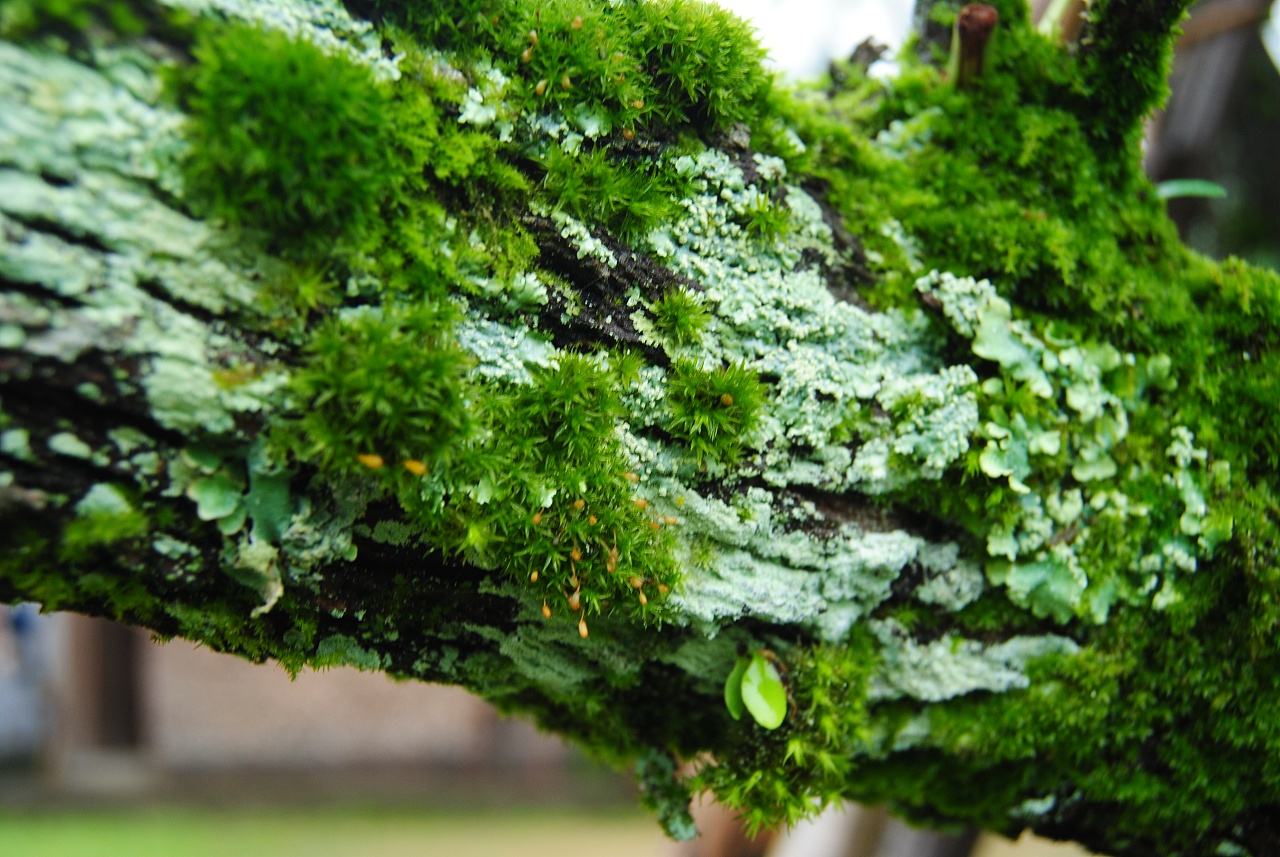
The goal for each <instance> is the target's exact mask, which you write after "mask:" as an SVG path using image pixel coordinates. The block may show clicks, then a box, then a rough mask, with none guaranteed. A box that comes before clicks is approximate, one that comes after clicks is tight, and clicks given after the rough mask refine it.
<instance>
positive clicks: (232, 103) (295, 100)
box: [185, 25, 399, 250]
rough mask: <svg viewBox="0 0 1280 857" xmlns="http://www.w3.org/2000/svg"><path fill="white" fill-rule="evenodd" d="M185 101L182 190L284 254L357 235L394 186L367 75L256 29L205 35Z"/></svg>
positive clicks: (391, 141) (382, 109) (387, 140)
mask: <svg viewBox="0 0 1280 857" xmlns="http://www.w3.org/2000/svg"><path fill="white" fill-rule="evenodd" d="M195 57H196V66H195V68H194V70H193V71H192V73H191V76H190V81H189V84H188V86H189V92H188V93H187V99H186V100H187V105H188V109H189V110H190V122H189V124H188V128H187V137H188V139H189V140H190V141H191V151H190V155H189V157H188V159H187V161H186V165H185V166H186V179H187V187H188V191H189V193H190V194H191V195H192V197H193V198H194V199H196V200H197V201H198V202H199V204H200V207H201V208H202V209H203V210H204V211H205V212H207V213H208V214H210V215H212V216H214V217H219V218H222V219H224V220H226V221H228V222H229V223H231V224H233V225H238V226H245V227H249V228H252V229H258V230H263V231H265V232H266V233H268V235H269V237H270V239H271V240H272V243H274V244H276V245H277V246H279V247H281V248H284V249H298V250H301V249H305V248H318V247H322V246H325V245H327V244H329V243H330V242H332V241H333V240H334V239H335V237H349V238H350V237H358V236H360V235H362V234H363V233H364V232H366V231H367V230H368V229H369V228H370V226H371V224H372V222H373V221H374V219H375V218H376V216H377V213H378V205H379V203H380V201H381V200H382V198H383V196H384V195H385V194H386V193H387V192H388V191H389V189H390V188H391V186H392V184H393V182H395V180H396V179H397V168H398V166H399V165H398V164H397V162H396V160H395V158H394V154H393V153H394V152H395V149H396V146H397V145H399V144H398V143H397V142H396V135H395V131H396V129H395V127H394V125H393V123H392V113H391V109H390V107H389V103H388V94H387V92H386V90H385V88H384V87H383V86H381V85H380V84H378V83H377V82H376V81H375V80H374V79H373V78H372V76H371V75H370V72H369V71H368V70H367V69H365V68H362V67H360V66H358V65H356V64H355V63H353V62H351V61H350V60H347V59H345V58H343V57H340V56H330V55H328V54H326V53H324V52H323V51H322V50H320V49H319V48H318V47H316V46H314V45H312V44H310V43H309V42H305V41H298V40H294V39H292V38H290V37H288V36H286V35H284V34H282V33H279V32H275V31H271V30H264V29H261V28H258V27H251V26H242V25H230V26H227V27H225V28H216V29H211V30H209V31H207V32H205V33H204V34H203V35H202V36H201V38H200V41H199V43H198V44H197V46H196V48H195Z"/></svg>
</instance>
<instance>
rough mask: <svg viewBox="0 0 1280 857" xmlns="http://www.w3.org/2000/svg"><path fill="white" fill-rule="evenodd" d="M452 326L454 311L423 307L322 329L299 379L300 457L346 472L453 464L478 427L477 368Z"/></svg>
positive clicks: (295, 443)
mask: <svg viewBox="0 0 1280 857" xmlns="http://www.w3.org/2000/svg"><path fill="white" fill-rule="evenodd" d="M452 322H453V317H452V313H451V311H450V310H449V309H447V308H446V307H445V306H442V305H437V304H431V303H422V304H417V305H415V306H413V307H407V308H398V307H394V306H384V307H383V308H382V309H380V310H373V309H361V310H352V311H348V312H345V313H342V314H340V315H338V316H336V317H334V318H331V319H329V320H328V321H326V322H325V323H324V324H322V325H321V326H320V327H319V328H317V330H316V331H315V333H314V335H313V336H312V338H311V341H310V343H309V344H308V353H309V358H310V359H309V361H308V362H307V364H306V365H305V366H304V367H303V368H302V369H300V370H299V371H298V372H297V373H296V374H295V375H294V378H293V391H294V395H295V396H296V397H297V402H298V406H299V416H298V418H297V421H296V424H295V425H294V426H293V427H292V429H291V430H290V431H289V432H288V434H289V435H290V441H289V442H290V445H291V446H292V447H293V449H294V450H295V451H296V453H297V455H298V457H299V458H301V459H302V460H304V461H315V462H317V463H319V464H320V465H322V466H324V467H326V468H336V469H339V470H352V469H357V468H360V467H362V466H363V467H370V466H372V462H373V461H374V459H375V457H376V458H380V459H382V460H383V461H385V462H386V463H388V464H392V465H395V466H399V463H400V462H403V461H406V460H408V461H422V462H428V463H435V462H438V461H440V460H441V459H443V458H446V457H448V455H449V454H450V449H451V447H453V446H454V445H455V444H457V443H458V442H459V441H460V440H461V439H462V438H463V437H465V435H466V432H467V426H468V415H467V406H466V402H465V400H464V394H463V388H462V383H463V377H464V376H465V373H466V369H467V365H468V361H467V358H466V356H465V355H464V354H463V352H462V351H460V350H459V349H458V347H457V346H456V345H455V344H454V342H453V339H452ZM362 456H363V457H364V458H363V459H362V458H361V457H362ZM362 461H364V462H365V463H364V464H362V463H361V462H362Z"/></svg>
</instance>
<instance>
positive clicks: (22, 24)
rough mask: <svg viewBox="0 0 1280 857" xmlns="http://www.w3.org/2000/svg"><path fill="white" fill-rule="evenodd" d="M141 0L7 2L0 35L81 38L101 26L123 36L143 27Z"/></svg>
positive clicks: (145, 6) (1, 9) (2, 10)
mask: <svg viewBox="0 0 1280 857" xmlns="http://www.w3.org/2000/svg"><path fill="white" fill-rule="evenodd" d="M149 5H150V4H148V3H146V2H141V0H7V2H5V3H4V5H3V6H0V36H2V37H4V38H6V39H13V40H22V39H26V38H30V37H32V36H35V35H39V34H43V33H50V32H52V33H56V34H58V35H61V36H70V37H72V38H76V39H79V38H82V37H83V34H84V33H85V32H86V31H87V30H89V29H90V28H92V27H95V26H101V27H105V28H106V29H108V30H111V31H114V32H116V33H118V34H120V35H124V36H136V35H138V34H140V33H142V32H143V31H144V30H145V28H146V17H145V16H146V11H144V10H146V9H148V7H149Z"/></svg>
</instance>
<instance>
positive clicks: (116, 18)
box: [0, 0, 1280, 855]
mask: <svg viewBox="0 0 1280 857" xmlns="http://www.w3.org/2000/svg"><path fill="white" fill-rule="evenodd" d="M104 8H105V7H99V6H97V5H94V4H86V5H85V7H84V8H83V9H80V10H79V11H78V12H77V13H76V14H73V15H63V16H61V17H60V15H61V13H59V12H58V11H57V10H53V11H50V10H49V9H47V8H46V7H37V6H34V5H33V6H30V7H27V6H25V5H24V6H22V7H21V8H19V7H17V6H15V7H14V10H15V11H13V12H12V13H10V14H9V17H8V18H6V19H4V27H5V29H4V35H5V40H4V41H0V234H2V235H3V242H0V521H2V524H3V526H0V544H3V551H2V552H0V598H4V599H6V600H18V599H27V600H35V601H39V602H40V603H42V604H43V605H44V606H45V607H46V608H47V609H72V610H78V611H81V612H86V613H91V614H95V615H104V616H109V617H112V618H116V619H121V620H124V621H127V622H132V623H134V624H138V625H142V626H145V627H148V628H151V629H153V630H154V631H156V632H157V633H158V634H161V635H180V636H183V637H187V638H190V639H193V640H197V641H200V642H202V643H204V644H206V645H209V646H210V647H212V648H215V649H218V650H220V651H226V652H231V653H234V654H237V655H240V656H242V657H247V658H251V659H254V660H267V659H273V660H276V661H278V662H280V663H281V664H282V665H284V666H285V667H286V668H288V669H291V670H297V669H302V668H304V667H306V666H318V667H323V666H329V665H334V664H340V663H345V664H352V665H355V666H358V667H361V668H365V669H376V670H382V671H386V672H388V673H391V674H393V675H396V676H400V677H405V678H412V679H418V680H428V681H444V682H450V683H455V684H459V685H462V686H465V687H468V688H470V689H471V690H473V691H475V692H477V693H479V694H481V695H483V696H485V697H487V698H489V699H491V700H493V701H495V702H496V703H497V704H499V705H500V706H502V707H504V708H506V709H508V710H513V711H520V712H524V713H527V714H529V715H530V716H532V717H534V718H536V719H537V720H538V721H539V722H540V723H541V724H542V725H544V726H546V727H547V728H551V729H554V730H556V731H559V732H561V733H564V734H566V735H569V736H571V737H573V738H575V739H576V740H578V741H580V742H582V743H583V744H584V745H585V746H587V747H588V748H590V749H591V750H593V751H594V752H596V753H597V754H599V755H601V756H603V757H605V758H607V759H609V760H611V761H613V762H615V763H619V764H634V765H636V766H637V773H638V775H639V776H640V778H641V779H642V781H643V783H644V785H645V788H646V801H647V802H648V803H649V804H650V805H651V806H652V807H653V808H654V809H655V811H656V812H657V813H658V814H659V816H660V817H661V818H662V820H663V822H664V824H665V825H666V826H667V829H668V830H669V831H671V832H672V833H673V834H676V835H689V834H691V833H692V830H691V827H690V822H689V820H688V816H687V812H686V809H685V804H686V801H687V797H688V794H689V791H690V790H691V789H702V788H709V789H711V790H713V791H715V792H716V794H717V795H718V796H719V797H720V798H721V799H722V800H724V801H726V802H727V803H729V804H730V805H732V806H734V807H735V808H738V809H739V810H741V811H742V812H743V813H744V814H745V815H746V816H747V818H748V820H749V821H751V822H752V823H755V824H766V823H774V822H777V821H780V820H791V819H794V818H796V817H799V816H801V815H803V814H805V813H808V812H811V811H812V810H813V809H814V807H815V806H817V805H819V804H821V803H822V802H824V801H827V800H832V799H837V798H852V799H860V800H868V801H884V802H888V803H890V804H892V805H893V806H894V807H895V808H896V809H897V810H898V811H899V812H902V813H904V814H906V815H908V816H909V817H911V818H913V819H917V820H921V821H925V822H930V823H939V824H951V823H957V822H963V823H976V824H980V825H983V826H986V827H988V828H993V829H997V830H1002V831H1006V832H1010V833H1012V832H1016V831H1017V830H1019V829H1021V828H1023V827H1027V826H1030V827H1033V828H1035V829H1036V830H1039V831H1041V832H1045V833H1048V834H1050V835H1057V836H1063V837H1070V838H1074V839H1077V840H1079V841H1081V842H1083V843H1085V844H1087V845H1089V846H1091V847H1094V848H1097V849H1100V850H1104V851H1108V852H1110V853H1115V854H1133V855H1138V854H1147V853H1152V852H1153V851H1155V850H1159V851H1160V852H1161V853H1164V854H1170V855H1192V854H1208V853H1243V854H1257V855H1262V854H1266V853H1268V849H1269V848H1270V843H1272V842H1274V841H1275V838H1276V837H1277V836H1278V835H1280V831H1277V829H1276V818H1277V817H1280V816H1278V815H1277V813H1275V812H1274V809H1275V806H1276V805H1277V804H1280V785H1278V784H1280V772H1278V771H1277V768H1276V766H1277V765H1280V762H1278V761H1276V760H1280V752H1277V751H1280V738H1277V737H1276V735H1275V734H1274V730H1273V729H1272V728H1271V725H1270V724H1271V722H1272V720H1273V718H1272V717H1271V716H1270V712H1272V711H1274V710H1275V708H1276V703H1277V702H1280V670H1278V669H1277V664H1278V663H1280V655H1278V653H1277V649H1276V642H1275V641H1276V639H1277V636H1276V633H1275V631H1276V630H1277V627H1278V626H1280V607H1277V604H1280V601H1278V600H1277V598H1276V593H1277V591H1278V590H1280V572H1277V568H1280V563H1278V562H1277V557H1278V556H1280V539H1278V538H1277V527H1276V523H1277V519H1278V518H1280V515H1278V513H1277V500H1276V497H1277V491H1276V485H1275V473H1276V466H1277V463H1278V461H1280V440H1278V438H1280V416H1278V415H1277V414H1276V412H1275V408H1274V403H1275V401H1276V400H1277V398H1280V356H1278V355H1280V341H1278V334H1277V330H1280V280H1278V279H1277V278H1276V277H1275V276H1274V275H1272V274H1267V273H1265V272H1262V271H1258V270H1254V269H1251V268H1248V267H1247V266H1245V265H1243V264H1240V263H1237V262H1228V263H1224V264H1222V265H1217V264H1214V263H1212V262H1209V261H1207V260H1204V259H1201V258H1199V257H1196V256H1194V255H1193V254H1191V253H1189V252H1188V251H1187V250H1185V249H1184V248H1182V247H1181V246H1180V245H1179V244H1178V243H1177V240H1176V235H1175V233H1174V231H1173V230H1172V228H1171V227H1170V226H1169V224H1168V222H1167V220H1166V219H1165V217H1164V214H1163V211H1162V209H1161V208H1160V203H1159V201H1158V200H1156V199H1155V197H1154V194H1153V193H1152V192H1151V190H1150V188H1149V187H1148V186H1147V185H1146V184H1145V183H1144V182H1143V180H1142V179H1141V178H1140V177H1138V176H1136V175H1135V174H1134V173H1133V172H1132V171H1130V170H1129V168H1128V167H1127V166H1126V165H1128V164H1129V163H1130V162H1131V160H1132V159H1131V157H1130V156H1131V155H1132V152H1129V151H1125V150H1122V149H1109V148H1108V146H1110V145H1112V144H1113V143H1115V142H1116V141H1119V140H1125V139H1129V137H1128V136H1126V135H1127V134H1128V131H1127V130H1126V129H1127V128H1129V127H1130V125H1132V123H1133V122H1136V121H1137V119H1138V113H1139V112H1140V110H1139V107H1138V106H1137V105H1138V101H1139V100H1141V99H1142V98H1147V97H1148V96H1149V95H1150V92H1149V91H1146V90H1144V91H1146V93H1147V94H1146V95H1143V94H1141V93H1139V95H1137V96H1133V95H1130V94H1127V93H1128V87H1129V86H1130V83H1129V81H1128V79H1127V78H1123V76H1116V75H1112V74H1110V73H1109V72H1107V69H1112V70H1114V69H1116V68H1127V67H1131V66H1132V67H1135V68H1136V67H1141V68H1143V69H1147V70H1148V71H1150V72H1151V74H1152V75H1154V74H1155V71H1154V70H1156V69H1159V68H1161V67H1162V66H1161V63H1162V61H1163V60H1162V59H1161V57H1162V56H1163V54H1162V53H1161V51H1163V47H1162V46H1163V45H1164V44H1165V42H1166V41H1167V37H1168V33H1169V31H1170V30H1171V28H1172V26H1173V21H1174V20H1176V12H1175V11H1170V10H1173V8H1174V7H1173V6H1169V5H1168V4H1166V5H1165V6H1161V9H1162V10H1163V11H1161V12H1160V15H1157V17H1158V18H1159V21H1154V22H1153V21H1148V20H1145V19H1144V20H1142V21H1139V20H1138V18H1141V15H1138V12H1139V11H1142V10H1147V11H1151V12H1153V14H1154V13H1155V12H1156V11H1159V10H1154V8H1151V9H1148V7H1146V6H1141V4H1136V5H1135V4H1121V3H1118V2H1112V3H1110V4H1106V5H1105V6H1101V7H1098V8H1097V12H1098V16H1097V17H1096V18H1095V20H1094V24H1093V27H1094V29H1093V31H1092V32H1093V36H1092V37H1091V39H1092V40H1091V41H1090V42H1088V44H1087V46H1086V48H1085V53H1084V57H1083V61H1082V64H1081V65H1079V66H1076V65H1072V64H1071V60H1070V58H1069V57H1067V56H1066V55H1065V54H1060V53H1048V52H1047V48H1046V44H1047V43H1046V42H1044V40H1043V39H1041V38H1040V37H1039V36H1038V35H1036V34H1034V33H1033V32H1032V31H1031V29H1030V26H1029V24H1028V23H1027V20H1026V13H1025V10H1022V12H1021V13H1017V12H1012V13H1011V14H1009V15H1006V14H1005V10H1004V9H1003V8H1002V9H1001V10H1000V12H1001V22H1002V23H1001V28H1002V29H1001V31H1000V33H999V34H998V36H997V41H996V42H995V43H994V44H996V45H999V46H1000V48H999V51H1000V54H999V62H996V63H994V64H993V65H991V66H990V67H989V68H988V69H987V70H985V71H984V74H983V76H982V78H981V79H979V80H978V81H976V82H975V84H974V85H973V86H971V87H967V88H965V89H963V90H960V91H957V90H956V89H955V88H954V87H951V86H949V85H947V83H946V81H945V80H944V79H943V77H942V76H941V75H940V74H939V73H938V72H937V71H935V70H931V69H928V68H924V67H914V66H913V67H911V68H909V69H908V73H907V74H906V75H905V77H904V79H903V81H902V82H900V83H895V84H891V85H884V86H882V85H879V84H876V83H874V82H870V81H867V80H866V79H865V78H864V77H862V76H861V74H860V73H859V72H858V71H857V70H856V69H849V70H848V72H847V76H846V77H845V78H844V79H843V80H842V82H841V84H840V85H834V84H833V85H832V87H831V88H830V90H829V93H830V96H829V97H827V96H823V97H821V98H819V97H817V96H811V95H806V94H804V93H792V92H784V91H781V90H779V89H777V88H776V87H775V85H774V84H773V83H772V82H771V81H770V79H769V77H768V76H767V75H766V74H765V73H764V72H763V71H762V70H761V67H760V65H759V60H760V52H759V49H758V48H757V47H756V46H755V44H754V42H753V41H752V40H751V37H750V34H749V32H748V31H747V30H746V28H745V26H744V25H742V24H741V23H740V22H737V21H736V20H735V19H733V18H731V17H730V16H728V15H727V14H726V13H723V12H721V11H719V10H716V9H714V8H712V7H704V6H701V5H697V4H694V3H684V2H676V1H675V0H656V2H649V3H623V4H614V3H611V4H595V3H587V2H582V3H570V2H565V3H557V4H550V5H548V4H535V3H525V2H518V0H511V2H498V0H494V2H492V3H486V2H473V0H458V2H456V3H452V4H447V8H446V7H440V8H436V7H435V6H430V7H428V6H424V5H421V4H400V3H394V2H375V3H360V4H352V8H354V9H356V10H357V12H359V13H361V14H365V15H369V16H371V17H372V18H374V19H375V20H376V21H377V28H376V29H375V27H374V25H373V24H370V23H369V22H367V21H362V20H359V19H358V18H354V17H352V16H351V15H350V14H348V12H347V11H345V10H344V9H342V8H340V7H337V6H334V5H326V4H317V3H303V2H295V3H284V4H262V5H261V6H255V5H253V4H241V3H229V2H228V3H214V4H208V3H206V2H201V3H198V4H197V3H194V2H193V3H191V4H187V3H185V2H181V0H172V2H166V3H164V4H160V5H154V4H150V3H142V2H139V3H136V4H132V5H130V6H129V7H128V9H127V11H128V13H129V14H128V15H125V14H124V12H122V11H121V9H120V8H117V7H116V6H112V7H111V8H112V9H114V10H115V12H114V14H110V15H108V14H106V13H105V12H104ZM121 8H123V7H121ZM1179 8H1180V7H1179ZM1165 13H1168V14H1165ZM1135 15H1137V17H1136V18H1135V17H1134V16H1135ZM1161 15H1162V16H1163V17H1160V16H1161ZM1170 16H1172V17H1170ZM1161 22H1163V23H1161ZM1126 39H1131V40H1132V41H1131V42H1126V41H1125V40H1126ZM1055 50H1056V49H1055ZM1082 69H1083V71H1082ZM1144 74H1146V72H1144ZM1082 75H1083V76H1082ZM1144 79H1146V78H1144ZM1144 85H1145V84H1144ZM1153 85H1154V84H1153ZM1149 89H1150V87H1148V90H1149ZM1071 92H1087V93H1089V98H1091V99H1094V100H1095V101H1096V103H1097V104H1099V105H1101V108H1100V109H1101V112H1099V113H1098V115H1097V116H1096V117H1086V118H1084V119H1081V118H1078V117H1079V116H1080V115H1081V114H1080V113H1079V112H1078V108H1079V105H1078V103H1076V102H1073V101H1071V99H1069V98H1064V95H1063V94H1064V93H1071ZM1148 103H1149V102H1148ZM1068 107H1071V108H1075V109H1068ZM1142 109H1145V107H1144V108H1142ZM1135 111H1136V112H1135ZM1107 122H1115V123H1119V124H1115V125H1106V126H1105V127H1104V124H1103V123H1107ZM1125 123H1128V124H1125ZM1122 126H1123V127H1122ZM1064 163H1066V164H1070V165H1071V167H1072V169H1071V170H1064V169H1063V164H1064ZM1117 163H1119V164H1120V166H1118V167H1117V166H1116V164H1117ZM1223 403H1229V407H1225V408H1224V406H1223ZM740 666H741V667H745V668H740ZM733 677H736V678H733ZM731 679H732V680H731ZM726 686H728V691H729V692H728V694H726ZM735 694H736V696H735ZM734 699H738V700H739V701H740V702H741V705H740V706H739V705H737V704H735V702H733V701H731V700H734ZM735 715H737V716H736V717H735ZM778 719H780V720H781V722H780V723H777V720H778ZM775 725H776V728H767V727H772V726H775ZM677 762H690V763H691V764H692V767H693V768H694V770H695V773H694V774H693V775H691V776H686V777H679V776H677V774H676V771H677V770H678V768H677Z"/></svg>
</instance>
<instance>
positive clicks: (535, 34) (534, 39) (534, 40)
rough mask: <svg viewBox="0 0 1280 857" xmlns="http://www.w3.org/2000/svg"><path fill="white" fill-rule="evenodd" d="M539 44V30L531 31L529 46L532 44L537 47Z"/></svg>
mask: <svg viewBox="0 0 1280 857" xmlns="http://www.w3.org/2000/svg"><path fill="white" fill-rule="evenodd" d="M537 43H538V31H537V30H530V31H529V44H531V45H536V44H537Z"/></svg>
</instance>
